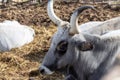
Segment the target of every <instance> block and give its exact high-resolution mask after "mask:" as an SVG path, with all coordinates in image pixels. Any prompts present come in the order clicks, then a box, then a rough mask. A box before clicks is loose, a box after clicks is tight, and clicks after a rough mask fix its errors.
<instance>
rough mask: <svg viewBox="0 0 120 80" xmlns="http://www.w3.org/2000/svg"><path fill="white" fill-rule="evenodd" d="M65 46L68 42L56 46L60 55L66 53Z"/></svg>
mask: <svg viewBox="0 0 120 80" xmlns="http://www.w3.org/2000/svg"><path fill="white" fill-rule="evenodd" d="M67 46H68V42H67V41H61V42H60V43H59V44H58V46H57V49H56V50H57V52H58V54H60V55H63V54H65V53H66V51H67Z"/></svg>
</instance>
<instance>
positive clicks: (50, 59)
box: [40, 0, 120, 74]
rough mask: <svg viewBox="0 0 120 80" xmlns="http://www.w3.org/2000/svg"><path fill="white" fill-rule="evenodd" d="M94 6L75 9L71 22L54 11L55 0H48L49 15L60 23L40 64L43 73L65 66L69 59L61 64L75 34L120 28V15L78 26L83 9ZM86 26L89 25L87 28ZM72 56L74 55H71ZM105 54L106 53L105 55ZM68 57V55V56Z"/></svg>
mask: <svg viewBox="0 0 120 80" xmlns="http://www.w3.org/2000/svg"><path fill="white" fill-rule="evenodd" d="M88 8H92V7H90V6H84V7H81V8H78V9H77V10H75V11H74V13H73V14H72V16H71V19H70V23H69V22H65V21H62V20H61V19H60V18H58V17H57V16H56V15H55V14H54V11H53V0H48V7H47V11H48V15H49V17H50V19H51V20H52V21H53V22H54V23H55V24H57V25H58V30H57V32H56V33H55V34H54V35H53V37H52V41H51V46H50V48H49V50H48V52H47V54H46V56H45V58H44V60H43V62H42V64H41V65H40V72H41V73H43V74H52V72H53V71H55V70H58V69H61V68H64V67H65V66H66V65H65V64H64V63H68V64H69V61H67V60H66V61H63V64H61V65H59V63H60V62H61V60H62V57H64V56H65V55H64V54H66V51H67V49H68V48H67V46H68V41H69V40H70V39H71V38H72V37H74V35H75V34H80V35H81V37H80V38H82V32H85V33H90V34H98V35H103V34H105V33H107V32H108V31H111V30H115V29H119V28H120V24H119V22H120V17H118V18H113V19H110V20H107V21H104V22H89V23H85V24H83V25H82V26H83V27H80V26H78V16H79V13H81V12H82V11H83V10H85V9H88ZM85 26H88V27H86V28H85ZM71 56H72V55H71ZM103 56H104V55H103ZM66 57H68V56H66ZM68 64H67V65H68ZM73 71H74V70H73Z"/></svg>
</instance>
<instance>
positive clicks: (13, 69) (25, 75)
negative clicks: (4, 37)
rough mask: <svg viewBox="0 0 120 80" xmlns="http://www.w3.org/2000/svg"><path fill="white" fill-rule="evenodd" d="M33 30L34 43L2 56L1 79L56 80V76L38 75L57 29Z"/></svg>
mask: <svg viewBox="0 0 120 80" xmlns="http://www.w3.org/2000/svg"><path fill="white" fill-rule="evenodd" d="M33 28H34V30H35V33H36V36H35V39H34V41H33V42H32V43H30V44H27V45H25V46H23V47H21V48H16V49H12V50H11V51H10V52H3V53H1V54H0V71H1V72H0V79H3V80H28V79H29V78H30V79H33V80H34V79H35V80H48V79H49V80H55V77H56V76H57V75H56V74H54V76H51V77H50V76H46V77H45V76H42V75H40V74H38V71H37V68H38V67H39V65H40V62H41V61H42V59H43V57H44V55H45V53H46V51H47V49H48V47H49V41H50V37H51V35H52V34H53V33H54V32H55V31H56V28H54V27H49V28H45V27H37V26H34V27H33Z"/></svg>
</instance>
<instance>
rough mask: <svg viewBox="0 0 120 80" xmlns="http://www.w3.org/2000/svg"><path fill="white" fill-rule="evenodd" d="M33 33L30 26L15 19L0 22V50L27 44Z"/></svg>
mask: <svg viewBox="0 0 120 80" xmlns="http://www.w3.org/2000/svg"><path fill="white" fill-rule="evenodd" d="M34 35H35V32H34V30H33V29H32V28H30V27H28V26H26V25H21V24H20V23H18V22H17V21H9V20H6V21H4V22H2V23H0V52H2V51H9V50H11V49H12V48H17V47H21V46H23V45H24V44H28V43H30V42H31V41H32V40H33V38H34Z"/></svg>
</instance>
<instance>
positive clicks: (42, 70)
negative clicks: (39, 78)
mask: <svg viewBox="0 0 120 80" xmlns="http://www.w3.org/2000/svg"><path fill="white" fill-rule="evenodd" d="M39 71H40V73H41V74H52V73H53V72H52V71H51V70H50V69H48V68H47V67H46V66H43V65H42V66H40V68H39Z"/></svg>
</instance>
